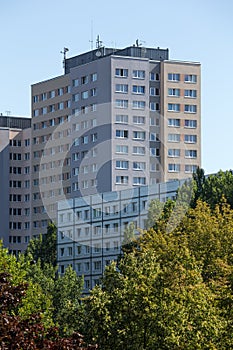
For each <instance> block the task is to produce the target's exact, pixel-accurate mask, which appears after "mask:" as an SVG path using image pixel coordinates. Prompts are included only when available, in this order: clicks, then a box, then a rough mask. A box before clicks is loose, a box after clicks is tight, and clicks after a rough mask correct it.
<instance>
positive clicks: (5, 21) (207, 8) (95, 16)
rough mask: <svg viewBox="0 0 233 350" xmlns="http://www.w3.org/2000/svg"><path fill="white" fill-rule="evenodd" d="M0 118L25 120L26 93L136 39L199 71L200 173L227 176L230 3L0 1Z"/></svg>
mask: <svg viewBox="0 0 233 350" xmlns="http://www.w3.org/2000/svg"><path fill="white" fill-rule="evenodd" d="M0 15H1V22H0V23H1V30H0V43H1V55H0V67H1V68H0V77H1V85H0V112H2V113H4V114H5V111H8V110H9V111H11V114H12V115H22V116H24V115H26V116H29V115H30V86H31V84H33V83H36V82H38V81H41V80H46V79H48V78H52V77H54V76H57V75H60V74H62V73H63V70H62V55H61V54H60V51H61V50H62V49H63V47H64V46H66V47H68V48H69V52H68V56H67V57H71V56H74V55H77V54H79V53H82V52H85V51H87V50H89V49H90V48H91V46H90V42H89V41H90V40H91V32H92V30H91V27H92V25H91V24H92V23H93V37H94V39H95V38H96V36H97V34H99V35H100V37H101V40H103V43H104V45H105V46H113V45H114V46H116V47H119V48H123V47H125V46H129V45H131V44H133V43H134V42H135V40H136V39H137V38H138V39H139V40H141V41H142V42H145V45H146V46H148V47H149V46H151V47H157V46H160V47H161V48H167V47H168V48H169V50H170V58H171V59H178V60H190V61H200V62H201V64H202V166H203V168H204V169H205V171H206V173H211V172H215V171H218V170H219V169H223V170H225V169H233V159H232V149H233V137H232V133H233V111H232V109H231V106H232V102H233V68H232V61H233V1H232V0H222V1H216V0H195V1H188V0H176V1H173V0H163V1H161V0H159V1H158V0H144V1H139V0H124V1H123V0H117V1H110V0H108V1H106V0H99V1H94V0H89V1H81V0H66V1H61V0H40V1H35V0H0Z"/></svg>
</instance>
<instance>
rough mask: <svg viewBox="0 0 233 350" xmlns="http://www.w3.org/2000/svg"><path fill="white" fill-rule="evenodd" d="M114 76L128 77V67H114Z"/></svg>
mask: <svg viewBox="0 0 233 350" xmlns="http://www.w3.org/2000/svg"><path fill="white" fill-rule="evenodd" d="M115 76H116V77H123V78H126V77H128V69H125V68H116V70H115Z"/></svg>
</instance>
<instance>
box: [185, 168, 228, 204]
mask: <svg viewBox="0 0 233 350" xmlns="http://www.w3.org/2000/svg"><path fill="white" fill-rule="evenodd" d="M193 180H194V188H195V190H194V199H193V201H192V207H195V206H196V203H197V200H198V199H201V200H203V201H205V202H206V203H208V204H209V205H210V207H211V209H214V208H215V206H216V205H217V204H218V203H220V201H221V199H222V197H224V198H226V200H227V203H229V204H230V206H231V208H232V209H233V197H232V193H233V173H232V171H231V170H228V171H222V170H220V171H219V172H218V173H217V174H213V175H209V176H208V177H205V176H204V170H203V169H198V170H197V172H196V173H195V174H194V175H193Z"/></svg>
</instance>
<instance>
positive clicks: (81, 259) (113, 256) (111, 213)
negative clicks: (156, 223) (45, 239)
mask: <svg viewBox="0 0 233 350" xmlns="http://www.w3.org/2000/svg"><path fill="white" fill-rule="evenodd" d="M184 181H185V180H179V181H172V182H167V183H160V184H155V185H151V186H142V187H137V188H132V189H126V190H122V191H116V192H106V193H102V194H97V195H92V196H86V197H80V198H75V199H69V200H67V201H62V202H59V203H58V218H57V220H58V236H57V251H58V256H57V259H58V265H59V273H61V274H62V273H64V271H65V269H66V267H68V266H69V265H71V266H72V267H73V268H74V269H75V271H76V272H77V274H78V275H79V276H84V294H85V293H88V292H89V290H90V289H92V288H93V287H94V286H95V285H96V284H98V283H99V282H100V278H101V276H102V275H103V271H104V269H105V266H106V265H108V264H110V262H111V261H113V260H115V261H116V260H117V258H118V256H119V254H120V253H121V246H122V241H123V239H124V231H125V229H126V228H127V227H128V225H129V223H131V222H133V223H134V227H135V234H139V233H140V229H142V230H143V229H145V228H146V223H147V214H148V205H149V203H150V201H151V200H152V199H156V198H157V199H159V200H160V201H161V202H164V203H165V201H166V200H167V199H168V198H171V199H174V198H175V197H176V194H177V189H178V188H179V187H180V186H181V185H182V184H183V183H184Z"/></svg>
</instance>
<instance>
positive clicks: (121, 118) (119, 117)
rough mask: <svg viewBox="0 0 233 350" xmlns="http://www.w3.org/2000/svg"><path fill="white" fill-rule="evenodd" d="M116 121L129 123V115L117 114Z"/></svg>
mask: <svg viewBox="0 0 233 350" xmlns="http://www.w3.org/2000/svg"><path fill="white" fill-rule="evenodd" d="M116 123H119V124H128V116H127V115H124V114H117V115H116Z"/></svg>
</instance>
